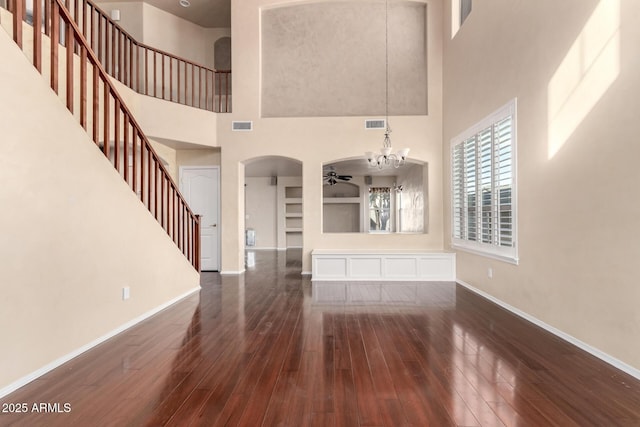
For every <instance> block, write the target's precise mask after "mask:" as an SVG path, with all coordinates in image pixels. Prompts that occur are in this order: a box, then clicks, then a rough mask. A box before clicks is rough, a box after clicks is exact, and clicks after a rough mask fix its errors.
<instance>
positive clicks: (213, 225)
mask: <svg viewBox="0 0 640 427" xmlns="http://www.w3.org/2000/svg"><path fill="white" fill-rule="evenodd" d="M217 226H218V224H211V225H210V226H209V227H217Z"/></svg>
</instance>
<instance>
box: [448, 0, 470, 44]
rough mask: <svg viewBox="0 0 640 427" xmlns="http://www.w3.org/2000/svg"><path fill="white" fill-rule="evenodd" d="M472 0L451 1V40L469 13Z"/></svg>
mask: <svg viewBox="0 0 640 427" xmlns="http://www.w3.org/2000/svg"><path fill="white" fill-rule="evenodd" d="M471 2H472V0H451V38H453V37H454V36H455V35H456V33H457V32H458V30H459V29H460V27H462V24H463V23H464V21H465V20H466V19H467V17H468V16H469V14H470V13H471Z"/></svg>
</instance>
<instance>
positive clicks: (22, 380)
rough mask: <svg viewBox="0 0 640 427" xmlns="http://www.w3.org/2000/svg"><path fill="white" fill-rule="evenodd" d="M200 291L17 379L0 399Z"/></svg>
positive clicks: (177, 298)
mask: <svg viewBox="0 0 640 427" xmlns="http://www.w3.org/2000/svg"><path fill="white" fill-rule="evenodd" d="M199 290H200V286H198V287H197V288H194V289H192V290H190V291H187V292H185V293H184V294H182V295H179V296H177V297H176V298H174V299H172V300H170V301H167V302H165V303H164V304H161V305H159V306H158V307H156V308H154V309H152V310H150V311H147V312H146V313H144V314H142V315H140V316H138V317H136V318H135V319H132V320H130V321H128V322H127V323H125V324H123V325H120V326H119V327H117V328H116V329H114V330H112V331H110V332H108V333H106V334H105V335H102V336H101V337H99V338H97V339H95V340H93V341H91V342H90V343H88V344H85V345H83V346H82V347H80V348H78V349H76V350H74V351H72V352H71V353H68V354H65V355H64V356H62V357H60V358H58V359H56V360H54V361H53V362H51V363H48V364H47V365H45V366H43V367H42V368H40V369H38V370H37V371H34V372H32V373H30V374H28V375H25V376H24V377H22V378H20V379H18V380H17V381H14V382H13V383H11V384H9V385H8V386H6V387H4V388H2V389H0V398H2V397H4V396H6V395H8V394H9V393H13V392H14V391H16V390H17V389H19V388H20V387H23V386H25V385H27V384H29V383H30V382H31V381H33V380H35V379H37V378H39V377H41V376H43V375H44V374H46V373H47V372H49V371H51V370H53V369H55V368H57V367H59V366H61V365H63V364H64V363H67V362H68V361H70V360H71V359H73V358H74V357H77V356H79V355H81V354H82V353H84V352H85V351H87V350H91V349H92V348H93V347H95V346H97V345H98V344H102V343H103V342H105V341H106V340H108V339H109V338H113V337H114V336H116V335H118V334H119V333H121V332H124V331H126V330H127V329H129V328H131V327H132V326H135V325H136V324H138V323H140V322H142V321H143V320H146V319H148V318H149V317H151V316H153V315H154V314H157V313H159V312H160V311H162V310H164V309H165V308H167V307H169V306H171V305H173V304H175V303H177V302H178V301H180V300H182V299H184V298H186V297H188V296H190V295H191V294H193V293H195V292H198V291H199Z"/></svg>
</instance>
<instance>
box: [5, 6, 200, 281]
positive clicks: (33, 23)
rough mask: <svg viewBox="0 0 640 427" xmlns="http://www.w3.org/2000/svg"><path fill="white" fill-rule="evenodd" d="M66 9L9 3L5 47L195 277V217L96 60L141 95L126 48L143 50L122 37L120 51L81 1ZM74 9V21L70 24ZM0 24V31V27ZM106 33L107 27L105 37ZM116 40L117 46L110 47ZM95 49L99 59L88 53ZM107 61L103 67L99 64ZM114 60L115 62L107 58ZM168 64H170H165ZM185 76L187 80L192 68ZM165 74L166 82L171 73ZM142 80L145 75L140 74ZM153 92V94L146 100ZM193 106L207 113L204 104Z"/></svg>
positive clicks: (197, 251) (100, 16) (197, 238)
mask: <svg viewBox="0 0 640 427" xmlns="http://www.w3.org/2000/svg"><path fill="white" fill-rule="evenodd" d="M74 5H75V6H74V11H75V13H74V14H73V16H72V13H71V12H70V11H69V9H68V8H67V5H65V4H64V3H63V2H62V1H61V0H42V1H34V2H33V10H32V11H29V13H27V11H26V0H10V1H9V3H8V4H7V5H6V6H7V10H8V11H9V12H11V32H12V34H13V40H14V42H15V43H16V44H17V45H18V46H19V47H20V48H21V49H22V50H23V52H24V53H25V55H26V56H27V58H29V59H31V62H32V64H33V66H34V67H35V68H36V69H37V70H38V71H39V72H40V73H41V74H42V75H43V77H44V78H45V79H47V80H48V81H49V83H50V86H51V89H53V91H54V92H55V93H56V94H58V96H59V97H60V98H61V100H62V101H63V103H64V104H65V105H66V107H67V109H68V110H69V112H71V114H72V115H73V116H74V117H75V118H76V120H77V121H78V123H79V124H80V125H81V126H82V127H83V128H84V129H85V130H86V132H87V133H88V135H89V136H90V137H91V139H92V140H93V142H94V143H95V144H96V145H97V146H98V148H99V149H100V150H101V151H102V153H103V154H104V156H105V157H106V158H107V159H109V161H110V162H111V164H112V165H113V166H114V168H115V170H116V171H117V172H118V173H119V174H120V176H121V177H122V178H123V179H124V181H125V182H126V183H127V185H128V186H129V187H130V188H131V190H132V191H133V192H134V193H135V194H136V196H137V197H138V199H139V200H140V202H141V203H143V204H144V205H145V206H146V208H147V209H148V210H149V212H150V213H151V214H152V215H153V217H154V218H155V219H156V220H157V221H158V223H159V224H160V226H161V227H162V228H163V229H164V230H165V232H166V233H167V234H168V235H169V237H170V238H171V239H172V240H173V242H174V243H175V245H176V246H177V247H178V248H179V249H180V251H181V252H182V253H183V254H184V256H185V257H186V258H187V259H188V260H189V262H190V263H191V265H192V266H193V267H194V268H195V269H196V270H197V271H200V223H199V217H198V216H197V215H195V214H194V213H193V211H192V210H191V209H190V208H189V206H188V204H187V202H186V201H185V199H184V198H183V197H182V195H181V194H180V191H179V189H178V187H177V185H176V184H175V182H174V181H173V180H172V178H171V177H170V175H169V173H168V171H167V169H166V168H165V166H164V165H163V163H162V161H161V159H160V157H159V156H158V155H157V153H156V152H155V150H154V149H153V148H152V146H151V144H150V142H149V140H148V139H147V137H146V136H145V135H144V133H143V131H142V129H141V128H140V126H139V125H138V123H137V122H136V120H135V118H134V117H133V116H132V114H131V112H130V110H129V109H128V108H127V107H126V105H125V103H124V101H123V99H122V97H121V96H120V95H119V94H118V93H117V92H116V90H115V88H114V85H113V84H112V83H111V80H110V77H109V74H108V73H107V70H106V68H105V65H103V61H105V60H106V61H107V62H108V65H107V67H108V68H110V69H111V71H112V72H115V74H117V75H118V76H117V78H118V80H120V81H123V83H124V84H126V85H128V86H129V87H131V85H133V86H134V87H135V88H138V91H140V90H141V89H144V90H145V91H146V92H148V89H147V88H146V87H148V81H149V79H148V78H146V77H145V78H144V79H143V81H144V82H145V84H144V85H141V84H140V83H139V81H138V78H139V76H140V74H141V72H142V71H141V70H142V68H141V67H139V66H137V68H135V67H133V65H132V63H131V62H130V59H131V58H132V57H133V53H132V52H133V46H136V50H137V52H141V51H143V48H142V47H141V45H135V44H134V43H133V41H132V40H131V39H130V38H128V40H129V42H128V44H127V43H124V41H123V40H124V39H123V37H124V38H125V39H126V38H127V37H128V36H123V34H124V33H120V34H119V33H118V31H120V30H117V29H114V28H115V27H110V26H109V24H108V23H106V24H104V28H103V26H102V22H103V21H104V16H103V15H104V14H103V13H102V12H99V11H98V9H97V8H95V6H93V5H90V3H88V2H87V1H84V0H83V2H82V7H81V8H80V7H79V6H78V1H77V0H76V1H75V3H74ZM0 6H2V3H1V0H0ZM81 10H82V11H83V12H82V15H80V17H81V19H78V18H79V12H80V11H81ZM89 11H91V13H89ZM0 12H1V11H0ZM89 16H90V18H88V17H89ZM78 22H80V25H79V24H78ZM96 22H97V24H96ZM2 24H3V26H4V24H5V22H3V23H2ZM80 26H81V27H82V30H81V29H80ZM34 28H40V29H41V31H34ZM108 28H111V30H110V32H109V30H108ZM86 34H88V35H89V38H90V39H91V43H90V42H89V41H88V40H87V37H86V36H85V35H86ZM101 34H104V35H105V37H106V35H107V34H111V36H112V44H111V45H110V44H109V43H106V41H105V40H102V38H101V36H100V35H101ZM117 40H119V42H116V41H117ZM116 45H117V46H119V48H118V49H115V48H110V47H109V46H116ZM126 46H128V47H126ZM96 48H97V49H98V51H99V54H96V52H95V49H96ZM145 49H146V50H145V52H149V51H150V50H149V49H148V48H146V47H145ZM101 50H102V51H101ZM125 52H128V54H127V55H128V57H129V60H127V59H126V58H127V55H125ZM138 54H139V53H138ZM144 55H145V56H147V55H148V54H147V53H145V54H144ZM153 55H154V56H155V55H156V53H154V54H153ZM163 55H165V56H166V54H163ZM109 57H110V60H107V59H108V58H109ZM116 57H117V58H118V59H115V58H116ZM100 58H102V60H101V59H100ZM164 60H165V59H163V61H164ZM173 60H175V57H174V58H173V59H171V60H170V61H173ZM163 69H164V68H163ZM170 69H171V68H170ZM154 70H155V68H154ZM191 70H192V73H193V74H194V75H195V68H193V66H192V68H191ZM206 73H207V71H205V74H206ZM162 74H164V72H163V73H162ZM170 74H171V78H172V79H173V74H172V73H171V72H170ZM144 75H145V76H147V75H148V73H146V72H145V74H144ZM163 77H164V76H163ZM156 83H157V82H155V81H154V87H155V86H157V84H156ZM161 87H162V90H161V95H162V97H163V98H164V97H165V96H166V92H165V91H164V84H161ZM184 87H187V88H190V89H191V91H192V94H195V90H196V88H197V87H199V85H198V83H197V82H194V81H193V80H191V82H190V83H189V85H185V86H184ZM173 89H174V88H173V86H172V85H171V84H169V93H171V95H170V96H171V97H172V99H171V100H174V102H176V101H175V98H173V96H174V95H173V93H174V92H173ZM203 89H204V85H203ZM157 93H158V92H157V91H155V89H154V92H153V94H157ZM176 93H178V94H179V95H178V100H180V99H182V100H183V101H185V102H186V92H181V91H178V92H176ZM205 98H206V97H205ZM168 100H169V99H168ZM190 102H191V103H194V102H195V96H194V95H192V96H191V98H190ZM199 102H200V101H199ZM200 105H201V106H204V107H207V108H208V107H211V104H210V103H209V101H207V100H205V101H204V102H203V103H201V104H200Z"/></svg>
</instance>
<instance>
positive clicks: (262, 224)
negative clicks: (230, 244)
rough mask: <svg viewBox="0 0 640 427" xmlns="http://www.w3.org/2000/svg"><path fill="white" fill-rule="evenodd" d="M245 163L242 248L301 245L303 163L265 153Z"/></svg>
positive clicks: (292, 246) (289, 247) (296, 246)
mask: <svg viewBox="0 0 640 427" xmlns="http://www.w3.org/2000/svg"><path fill="white" fill-rule="evenodd" d="M244 164H245V187H244V189H245V230H246V241H245V247H246V248H247V249H272V250H286V249H300V248H302V229H303V220H304V218H303V209H302V162H300V161H298V160H295V159H291V158H287V157H282V156H265V157H259V158H254V159H250V160H247V161H245V162H244Z"/></svg>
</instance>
